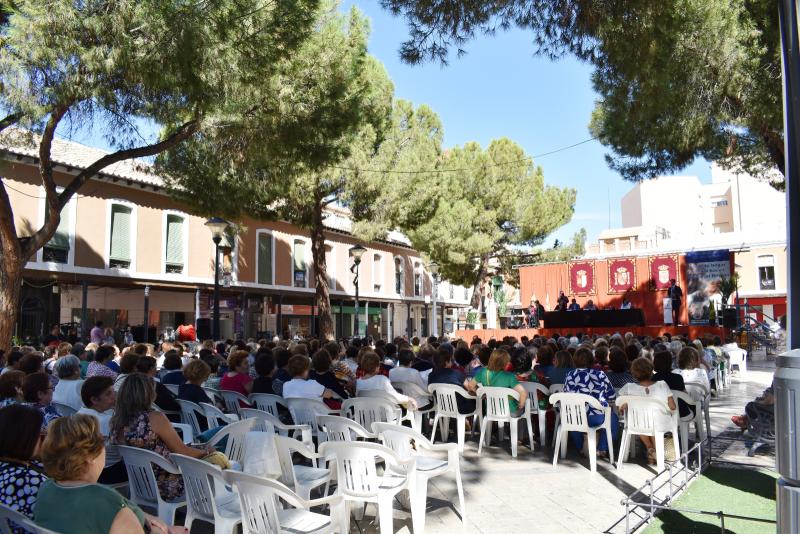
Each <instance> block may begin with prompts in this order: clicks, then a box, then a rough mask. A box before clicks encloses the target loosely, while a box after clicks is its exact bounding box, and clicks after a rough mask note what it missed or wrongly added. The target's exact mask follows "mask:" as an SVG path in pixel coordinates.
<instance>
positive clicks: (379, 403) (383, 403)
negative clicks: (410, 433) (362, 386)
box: [342, 397, 402, 432]
mask: <svg viewBox="0 0 800 534" xmlns="http://www.w3.org/2000/svg"><path fill="white" fill-rule="evenodd" d="M342 415H343V416H345V417H348V418H350V419H352V420H353V421H355V422H356V423H358V424H359V425H361V426H362V427H364V428H366V429H367V430H368V431H369V432H373V430H372V423H395V424H400V419H401V417H402V412H401V410H400V407H399V406H397V405H396V404H394V403H392V402H390V401H389V400H387V399H385V398H380V397H355V398H351V399H346V400H345V401H344V402H342Z"/></svg>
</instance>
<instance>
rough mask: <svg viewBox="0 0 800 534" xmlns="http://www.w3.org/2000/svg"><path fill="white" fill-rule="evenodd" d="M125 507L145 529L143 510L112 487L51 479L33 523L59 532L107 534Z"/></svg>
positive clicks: (38, 501) (41, 494) (41, 492)
mask: <svg viewBox="0 0 800 534" xmlns="http://www.w3.org/2000/svg"><path fill="white" fill-rule="evenodd" d="M126 507H127V508H130V509H131V511H132V512H133V513H134V514H136V518H137V519H138V520H139V522H140V523H141V524H142V526H144V523H145V515H144V512H142V510H141V508H139V507H138V506H136V505H135V504H134V503H132V502H131V501H129V500H128V499H126V498H125V497H123V496H122V495H120V494H119V493H117V492H116V491H114V490H113V489H111V488H109V487H106V486H103V485H101V484H86V485H83V486H61V485H59V484H57V483H56V482H55V481H53V480H48V481H47V482H45V483H44V484H42V485H41V487H40V488H39V496H38V497H37V499H36V505H35V506H34V507H33V520H34V521H35V522H36V524H37V525H39V526H42V527H45V528H49V529H50V530H55V531H56V532H80V533H81V534H108V532H109V531H110V530H111V524H112V523H113V522H114V518H115V517H116V516H117V514H118V513H119V511H120V510H122V509H123V508H126Z"/></svg>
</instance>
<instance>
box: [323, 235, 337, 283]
mask: <svg viewBox="0 0 800 534" xmlns="http://www.w3.org/2000/svg"><path fill="white" fill-rule="evenodd" d="M325 271H326V274H327V275H328V290H329V291H334V290H336V255H335V254H334V253H333V246H331V245H325Z"/></svg>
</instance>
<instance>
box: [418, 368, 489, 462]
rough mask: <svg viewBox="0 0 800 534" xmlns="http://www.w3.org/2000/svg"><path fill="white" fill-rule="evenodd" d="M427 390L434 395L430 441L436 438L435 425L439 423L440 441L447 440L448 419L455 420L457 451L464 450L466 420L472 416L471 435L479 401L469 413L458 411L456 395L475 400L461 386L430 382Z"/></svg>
mask: <svg viewBox="0 0 800 534" xmlns="http://www.w3.org/2000/svg"><path fill="white" fill-rule="evenodd" d="M428 391H430V392H431V394H433V396H434V403H435V406H434V416H433V430H431V443H433V442H434V441H435V440H436V427H437V425H438V424H440V423H441V429H440V430H441V438H442V441H447V438H448V435H449V430H450V419H455V420H456V437H457V440H458V452H464V438H465V434H466V428H467V425H466V421H467V418H469V417H471V418H472V431H471V433H472V435H473V436H474V435H475V427H476V426H478V425H477V420H478V408H477V407H479V406H480V404H479V403H477V402H476V408H475V410H474V411H472V412H469V413H463V414H462V413H459V411H458V397H459V396H460V397H463V398H465V399H467V400H471V401H475V400H476V399H475V397H473V396H472V395H470V394H469V393H467V390H465V389H464V388H463V387H461V386H455V385H452V384H431V385H429V386H428Z"/></svg>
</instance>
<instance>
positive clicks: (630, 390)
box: [617, 356, 678, 464]
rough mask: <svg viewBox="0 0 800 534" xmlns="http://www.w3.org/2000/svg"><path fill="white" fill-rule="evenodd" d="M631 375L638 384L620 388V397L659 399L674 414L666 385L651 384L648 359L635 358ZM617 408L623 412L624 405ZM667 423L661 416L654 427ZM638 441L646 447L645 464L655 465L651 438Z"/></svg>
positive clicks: (673, 405) (652, 439)
mask: <svg viewBox="0 0 800 534" xmlns="http://www.w3.org/2000/svg"><path fill="white" fill-rule="evenodd" d="M631 374H632V375H633V377H634V378H635V379H636V381H637V382H638V383H636V384H633V383H630V384H625V385H624V386H622V389H620V390H619V396H620V397H621V396H623V395H631V396H634V397H650V398H652V399H659V400H662V401H664V403H665V404H666V405H667V406H668V407H669V409H670V410H671V411H672V412H675V409H676V408H677V405H676V404H675V399H674V398H673V397H672V391H671V390H670V389H669V386H668V385H667V383H666V382H663V381H658V382H653V362H651V361H650V359H649V358H645V357H642V356H640V357H639V358H636V359H635V360H634V361H633V363H632V364H631ZM617 407H618V408H619V410H620V411H623V410H624V409H625V404H624V403H623V404H620V405H618V406H617ZM669 423H670V417H669V416H663V418H659V419H658V420H657V421H656V425H658V426H669ZM677 438H678V437H677V436H673V437H672V439H677ZM639 439H640V440H642V443H644V445H645V447H647V463H649V464H655V463H656V449H655V439H654V438H653V437H652V436H639Z"/></svg>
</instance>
